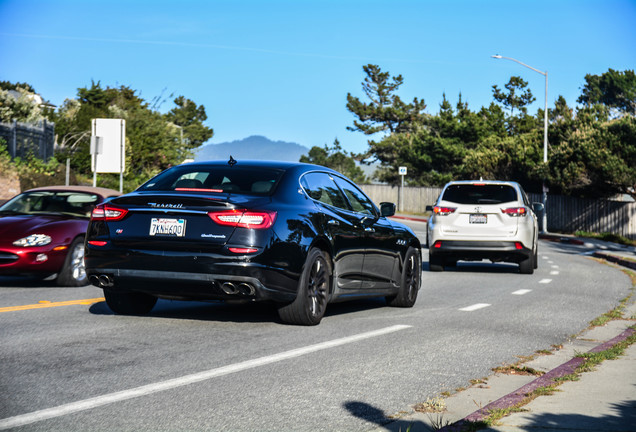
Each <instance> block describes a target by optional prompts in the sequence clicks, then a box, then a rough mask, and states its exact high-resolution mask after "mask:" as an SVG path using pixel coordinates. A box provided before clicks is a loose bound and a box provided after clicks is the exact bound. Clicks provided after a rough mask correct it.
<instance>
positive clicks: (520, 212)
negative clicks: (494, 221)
mask: <svg viewBox="0 0 636 432" xmlns="http://www.w3.org/2000/svg"><path fill="white" fill-rule="evenodd" d="M501 212H502V213H504V214H507V215H508V216H510V217H519V216H525V215H527V214H528V209H527V208H525V207H510V208H505V209H501Z"/></svg>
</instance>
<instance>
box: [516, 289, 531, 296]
mask: <svg viewBox="0 0 636 432" xmlns="http://www.w3.org/2000/svg"><path fill="white" fill-rule="evenodd" d="M531 291H532V290H531V289H520V290H517V291H515V292H513V293H512V294H514V295H524V294H528V293H529V292H531Z"/></svg>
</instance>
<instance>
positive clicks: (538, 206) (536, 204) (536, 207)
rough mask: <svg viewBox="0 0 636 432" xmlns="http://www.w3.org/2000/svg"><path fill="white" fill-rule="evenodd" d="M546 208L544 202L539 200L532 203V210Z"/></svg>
mask: <svg viewBox="0 0 636 432" xmlns="http://www.w3.org/2000/svg"><path fill="white" fill-rule="evenodd" d="M544 209H545V207H544V206H543V204H542V203H538V202H536V203H532V210H533V211H534V212H535V213H539V212H542V211H543V210H544Z"/></svg>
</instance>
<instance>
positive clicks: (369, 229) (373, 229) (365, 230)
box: [364, 227, 375, 232]
mask: <svg viewBox="0 0 636 432" xmlns="http://www.w3.org/2000/svg"><path fill="white" fill-rule="evenodd" d="M364 232H375V228H371V227H367V228H365V229H364Z"/></svg>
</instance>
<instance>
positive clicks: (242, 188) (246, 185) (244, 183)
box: [137, 165, 283, 195]
mask: <svg viewBox="0 0 636 432" xmlns="http://www.w3.org/2000/svg"><path fill="white" fill-rule="evenodd" d="M282 174H283V170H278V169H269V168H241V167H230V166H228V167H223V166H212V167H201V166H198V167H197V166H188V165H182V166H179V167H178V168H175V169H171V170H167V171H164V172H163V173H161V174H159V175H158V176H156V177H154V178H153V179H151V180H149V181H148V182H146V183H145V184H143V185H142V186H140V187H139V189H137V190H142V191H177V192H217V193H220V192H228V193H233V194H249V195H271V194H272V193H273V192H274V189H275V187H276V184H278V181H279V180H280V178H281V177H282Z"/></svg>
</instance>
